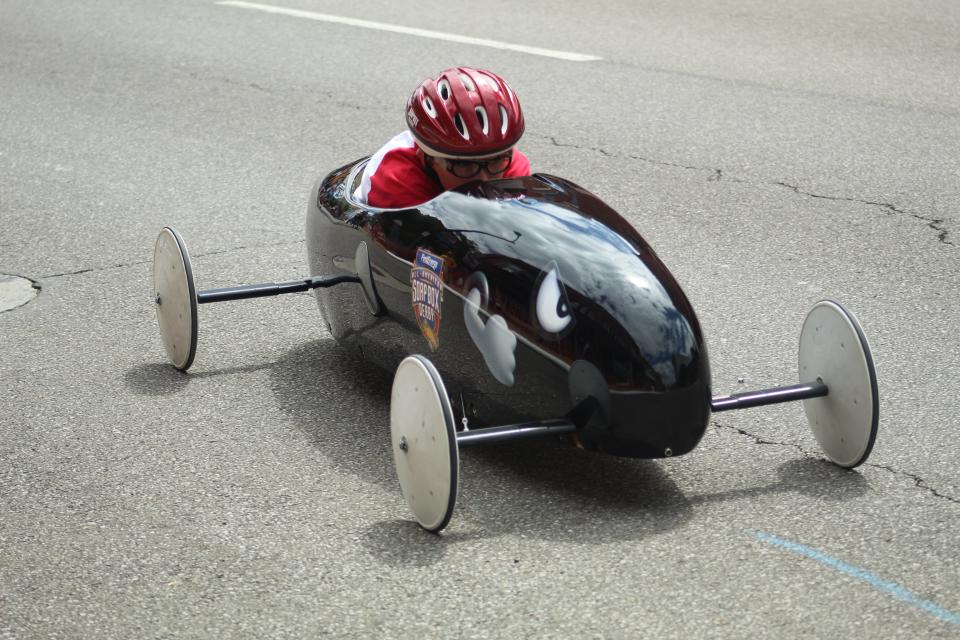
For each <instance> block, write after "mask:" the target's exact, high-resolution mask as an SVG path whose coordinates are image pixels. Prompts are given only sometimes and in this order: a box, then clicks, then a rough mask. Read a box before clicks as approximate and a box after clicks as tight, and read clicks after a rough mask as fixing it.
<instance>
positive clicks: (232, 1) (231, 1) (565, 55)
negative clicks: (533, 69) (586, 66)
mask: <svg viewBox="0 0 960 640" xmlns="http://www.w3.org/2000/svg"><path fill="white" fill-rule="evenodd" d="M217 4H219V5H223V6H227V7H240V8H241V9H255V10H257V11H265V12H267V13H279V14H282V15H285V16H293V17H295V18H306V19H307V20H318V21H320V22H334V23H337V24H345V25H349V26H351V27H361V28H363V29H377V30H378V31H392V32H393V33H403V34H406V35H410V36H419V37H421V38H433V39H434V40H447V41H449V42H459V43H461V44H473V45H477V46H480V47H491V48H493V49H504V50H507V51H519V52H520V53H529V54H531V55H535V56H546V57H548V58H559V59H560V60H569V61H572V62H591V61H594V60H602V59H603V58H600V57H599V56H588V55H585V54H583V53H572V52H569V51H555V50H553V49H541V48H540V47H528V46H526V45H522V44H510V43H509V42H498V41H497V40H486V39H484V38H471V37H470V36H460V35H457V34H454V33H444V32H442V31H429V30H427V29H416V28H414V27H403V26H400V25H396V24H387V23H385V22H372V21H370V20H357V19H356V18H344V17H342V16H332V15H329V14H326V13H316V12H314V11H303V10H301V9H288V8H286V7H277V6H274V5H270V4H257V3H256V2H241V1H239V0H224V1H223V2H217Z"/></svg>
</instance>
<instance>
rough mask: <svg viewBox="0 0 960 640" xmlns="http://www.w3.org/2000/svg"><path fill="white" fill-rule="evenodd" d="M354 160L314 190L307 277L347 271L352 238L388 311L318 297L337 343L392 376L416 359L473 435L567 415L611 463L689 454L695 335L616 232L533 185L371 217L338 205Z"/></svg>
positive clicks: (683, 303) (546, 183) (706, 407)
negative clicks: (363, 248) (480, 429)
mask: <svg viewBox="0 0 960 640" xmlns="http://www.w3.org/2000/svg"><path fill="white" fill-rule="evenodd" d="M363 162H364V161H362V160H361V161H359V162H357V163H353V164H351V165H348V166H345V167H343V168H341V169H339V170H337V171H334V172H333V173H331V174H330V175H329V176H327V177H326V178H325V179H323V180H322V181H320V183H319V184H318V185H317V187H316V189H315V191H314V192H313V195H312V197H311V202H310V204H309V207H308V213H307V248H308V257H309V266H310V273H311V275H314V276H316V275H326V276H335V275H341V274H356V273H357V266H356V265H355V261H354V256H355V255H357V246H358V245H359V244H360V243H361V242H364V243H366V245H367V249H368V251H369V260H370V270H371V272H372V276H373V281H374V285H375V287H376V292H377V294H378V295H379V298H380V300H381V301H382V303H383V308H384V309H385V311H384V312H383V313H382V314H381V315H379V316H374V315H373V314H372V313H371V312H370V308H369V306H368V304H367V303H366V302H365V300H364V296H363V292H362V290H361V288H360V287H359V286H357V285H341V286H338V287H333V288H329V289H322V290H317V292H316V295H317V299H318V302H319V305H320V309H321V311H322V313H323V316H324V318H325V319H326V322H327V324H328V326H329V329H330V332H331V333H332V335H333V336H334V338H336V339H337V340H338V341H341V342H343V343H345V344H347V345H350V346H353V347H356V348H357V349H359V350H360V351H361V352H362V354H363V356H364V357H365V358H367V359H369V360H372V361H374V362H376V363H377V364H379V365H381V366H383V367H386V368H388V369H391V370H392V369H393V368H395V367H396V366H397V365H398V364H399V362H400V360H401V359H402V358H403V357H405V356H406V355H409V354H411V353H421V354H424V355H426V356H427V357H428V358H430V360H431V361H432V362H433V363H434V364H435V365H436V367H437V369H438V370H439V371H440V373H441V375H442V376H443V378H444V381H445V383H446V386H447V390H448V392H449V393H450V394H451V396H452V397H451V403H452V405H453V407H454V409H455V411H457V412H458V413H461V408H462V410H463V412H465V413H466V415H467V417H468V419H469V420H470V424H471V427H472V426H476V425H479V424H484V425H498V424H505V423H517V422H530V421H535V420H547V419H553V418H560V417H565V416H566V417H569V418H571V419H572V420H573V421H574V422H576V423H577V424H578V425H581V426H582V428H581V429H580V430H578V432H577V433H576V436H575V438H576V440H577V441H578V442H579V443H580V444H582V445H583V446H586V447H588V448H592V449H599V450H602V451H607V452H610V453H614V454H617V455H624V456H632V457H662V456H665V455H680V454H683V453H686V452H688V451H690V450H691V449H693V448H694V446H696V444H697V442H699V440H700V438H701V436H702V435H703V432H704V430H705V429H706V425H707V422H708V420H709V416H710V400H711V397H710V369H709V363H708V359H707V352H706V348H705V345H704V342H703V336H702V334H701V330H700V326H699V323H698V322H697V319H696V316H695V315H694V312H693V309H692V307H691V305H690V304H689V302H688V301H687V298H686V296H685V295H684V294H683V292H682V290H681V289H680V286H679V285H678V284H677V282H676V281H675V280H674V278H673V276H672V275H671V274H670V272H669V270H668V269H667V268H666V267H665V266H664V265H663V263H662V262H661V261H660V260H659V258H657V256H656V255H655V254H654V252H653V251H652V250H651V249H650V247H649V246H648V245H647V243H646V242H645V241H644V240H643V238H642V237H641V236H640V234H639V233H637V231H636V230H635V229H634V228H633V227H632V226H631V225H630V224H629V223H628V222H627V221H626V220H624V219H623V218H622V217H621V216H620V215H618V214H617V213H616V212H615V211H613V210H612V209H610V208H609V207H608V206H607V205H605V204H604V203H603V202H602V201H600V200H599V199H598V198H597V197H596V196H594V195H592V194H591V193H589V192H587V191H586V190H584V189H582V188H580V187H578V186H576V185H574V184H572V183H570V182H567V181H565V180H562V179H559V178H555V177H552V176H547V175H543V174H536V175H534V176H530V177H526V178H517V179H507V180H498V181H494V182H488V183H472V184H470V185H466V186H464V187H462V188H461V189H459V190H457V191H453V192H447V193H444V194H442V195H440V196H438V197H437V198H435V199H433V200H432V201H430V202H428V203H426V204H424V205H421V206H420V207H418V208H415V209H405V210H384V209H376V208H370V207H367V206H364V205H359V204H357V203H356V202H355V201H354V199H353V198H352V197H350V196H349V193H350V192H351V190H352V189H353V188H354V187H355V181H356V177H357V176H358V170H359V169H360V168H361V167H362V165H363ZM418 251H419V252H421V253H420V262H419V263H418ZM423 252H426V253H423ZM425 264H426V265H428V268H424V265H425ZM437 264H442V272H441V273H438V274H437V278H434V276H433V275H431V273H430V269H432V268H433V267H435V266H437ZM412 270H415V271H416V274H415V275H414V278H413V280H412V279H411V271H412ZM440 279H442V283H443V286H442V289H441V288H440V287H439V286H437V287H434V286H433V285H432V284H431V283H439V282H440ZM438 294H439V295H438ZM414 296H418V298H417V299H418V301H419V303H418V304H419V306H418V310H419V311H418V312H415V311H414V301H413V297H414ZM440 296H442V300H441V299H439V298H440ZM471 300H472V302H471ZM424 318H426V321H425V320H424ZM494 325H496V326H494ZM424 327H425V328H424ZM506 327H508V328H509V331H508V332H504V330H503V329H504V328H506ZM471 332H472V333H471ZM428 335H429V336H430V337H433V338H435V343H434V342H431V340H428V337H427V336H428ZM511 335H512V336H513V337H512V338H511ZM511 341H513V342H514V343H515V345H514V346H513V347H512V354H511V353H510V352H511V347H510V344H511ZM480 345H482V348H481V346H480ZM462 417H463V416H462V415H458V416H457V418H458V420H459V419H460V418H462Z"/></svg>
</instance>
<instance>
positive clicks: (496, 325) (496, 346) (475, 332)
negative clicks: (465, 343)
mask: <svg viewBox="0 0 960 640" xmlns="http://www.w3.org/2000/svg"><path fill="white" fill-rule="evenodd" d="M481 298H482V295H481V293H480V290H479V289H471V290H470V293H468V294H467V299H466V300H465V301H464V303H463V323H464V324H465V325H467V332H468V333H469V334H470V337H471V338H472V339H473V343H474V344H475V345H477V349H479V350H480V353H481V354H482V355H483V361H484V362H486V363H487V369H489V370H490V373H491V374H493V377H494V378H496V379H497V381H498V382H500V383H501V384H505V385H507V386H508V387H510V386H513V372H514V369H516V367H517V359H516V356H515V355H514V351H515V350H516V348H517V336H515V335H513V332H512V331H510V328H509V327H507V321H506V320H504V319H503V316H501V315H493V316H490V319H489V320H488V321H487V323H486V324H484V322H483V318H481V317H480V302H481Z"/></svg>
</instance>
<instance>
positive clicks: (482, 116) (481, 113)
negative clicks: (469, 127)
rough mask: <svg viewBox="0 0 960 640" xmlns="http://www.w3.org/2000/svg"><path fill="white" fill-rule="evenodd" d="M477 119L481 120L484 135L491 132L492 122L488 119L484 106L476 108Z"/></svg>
mask: <svg viewBox="0 0 960 640" xmlns="http://www.w3.org/2000/svg"><path fill="white" fill-rule="evenodd" d="M476 113H477V120H479V121H480V128H481V129H483V135H487V133H489V132H490V122H489V121H488V120H487V110H486V109H484V108H483V107H477V108H476Z"/></svg>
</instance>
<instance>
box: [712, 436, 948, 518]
mask: <svg viewBox="0 0 960 640" xmlns="http://www.w3.org/2000/svg"><path fill="white" fill-rule="evenodd" d="M711 423H712V424H713V425H714V426H715V427H717V428H719V429H726V430H728V431H736V432H737V433H738V434H740V435H742V436H746V437H748V438H750V439H751V440H753V442H754V444H762V445H773V446H777V447H791V448H793V449H796V450H797V451H799V452H800V453H802V454H803V455H804V456H806V457H808V458H812V459H814V460H827V461H828V462H829V459H828V458H826V457H824V456H821V455H817V454H815V453H812V452H810V451H807V450H806V449H804V448H803V447H801V446H800V445H798V444H796V443H794V442H777V441H775V440H764V439H763V438H761V437H759V436H756V435H754V434H752V433H750V432H749V431H744V430H743V429H740V428H739V427H734V426H731V425H726V424H720V423H719V422H717V421H716V420H711ZM863 466H865V467H872V468H874V469H882V470H883V471H887V472H889V473H892V474H894V475H898V476H903V477H905V478H909V479H911V480H913V483H914V486H916V487H917V488H918V489H923V490H924V491H926V492H927V493H929V494H931V495H933V496H935V497H937V498H940V499H942V500H946V501H948V502H952V503H954V504H960V499H957V498H955V497H953V496H951V495H948V494H945V493H942V492H940V491H938V490H937V489H935V488H933V487H931V486H930V485H929V484H928V483H927V481H926V480H924V479H923V478H921V477H920V476H918V475H916V474H914V473H910V472H909V471H901V470H899V469H894V468H893V467H891V466H888V465H882V464H874V463H870V462H864V463H863Z"/></svg>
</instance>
